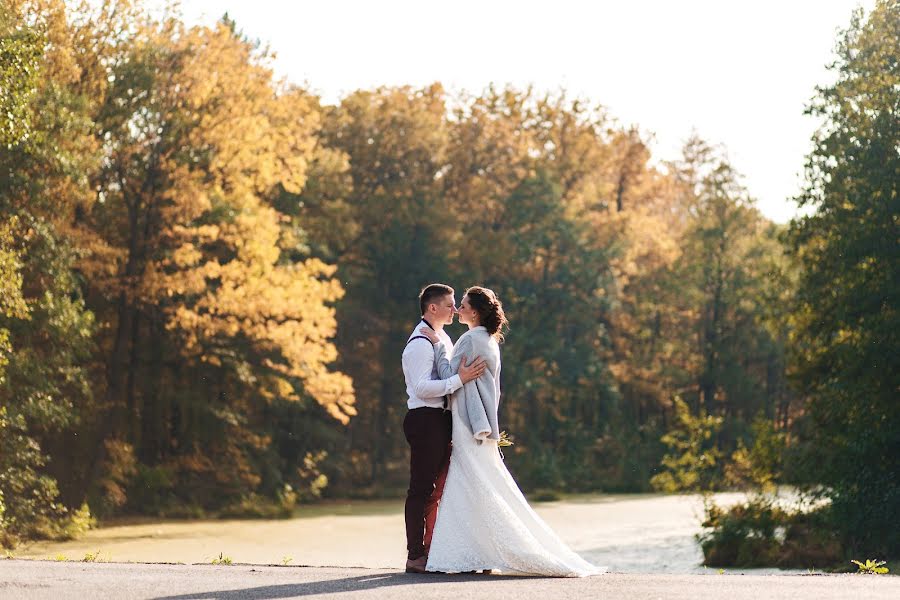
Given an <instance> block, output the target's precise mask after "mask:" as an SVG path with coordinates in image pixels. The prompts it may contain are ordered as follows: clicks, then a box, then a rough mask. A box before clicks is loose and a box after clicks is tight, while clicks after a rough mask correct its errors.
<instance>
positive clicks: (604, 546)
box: [15, 494, 779, 573]
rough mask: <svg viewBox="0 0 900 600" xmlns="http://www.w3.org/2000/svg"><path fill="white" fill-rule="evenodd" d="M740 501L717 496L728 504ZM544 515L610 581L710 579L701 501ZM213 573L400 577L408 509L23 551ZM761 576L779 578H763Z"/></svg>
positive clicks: (192, 525) (603, 505) (640, 498)
mask: <svg viewBox="0 0 900 600" xmlns="http://www.w3.org/2000/svg"><path fill="white" fill-rule="evenodd" d="M742 498H743V496H742V495H741V494H718V495H717V496H716V499H717V501H718V502H720V503H722V504H730V503H733V502H736V501H738V500H740V499H742ZM533 506H534V508H535V510H536V511H537V512H538V514H539V515H540V516H541V517H542V518H543V519H544V520H546V521H547V523H548V524H549V525H550V526H551V527H552V528H553V529H554V530H555V531H556V532H557V533H558V534H559V535H560V537H562V538H563V540H565V541H566V542H567V543H568V544H569V545H570V546H571V547H572V549H573V550H575V551H577V552H578V553H579V554H581V555H582V556H583V557H584V558H586V559H587V560H589V561H591V562H593V563H594V564H598V565H606V566H607V567H608V568H609V569H610V571H614V572H620V573H629V572H641V573H692V572H706V571H708V570H707V569H706V568H705V567H702V566H700V562H701V561H702V559H703V555H702V552H701V551H700V547H699V546H698V544H697V542H696V539H695V537H694V536H695V535H696V534H697V533H698V532H699V531H700V529H701V527H700V522H701V518H702V516H703V504H702V500H701V498H700V497H699V496H693V495H682V496H673V495H656V494H636V495H587V496H574V497H570V498H566V499H564V500H560V501H554V502H540V503H535V504H534V505H533ZM98 550H99V551H100V556H99V559H100V560H108V561H140V562H183V563H209V562H210V561H211V560H212V559H213V558H216V557H218V556H219V554H220V553H221V554H222V555H224V556H226V557H230V558H231V559H232V560H233V561H234V562H242V563H262V564H284V563H287V564H290V565H311V566H342V567H372V568H383V567H388V568H399V567H400V566H402V564H403V561H404V559H405V539H404V526H403V501H402V500H390V501H353V502H332V503H328V504H324V505H316V506H311V507H305V508H301V509H300V511H299V512H298V516H297V517H295V518H292V519H283V520H258V519H254V520H198V521H154V522H137V523H130V524H126V523H120V524H113V525H109V526H105V527H102V528H99V529H95V530H93V531H89V532H88V533H87V534H85V535H84V536H83V537H82V538H80V539H78V540H75V541H71V542H40V543H34V544H30V545H27V546H23V547H20V548H19V549H18V550H17V551H16V553H15V554H16V556H17V557H20V558H48V557H49V558H53V557H57V556H65V557H66V558H67V559H68V560H81V559H82V558H84V556H85V554H87V553H94V552H97V551H98ZM747 572H753V573H765V572H779V571H778V570H777V569H770V570H769V569H766V570H760V569H754V570H752V571H747Z"/></svg>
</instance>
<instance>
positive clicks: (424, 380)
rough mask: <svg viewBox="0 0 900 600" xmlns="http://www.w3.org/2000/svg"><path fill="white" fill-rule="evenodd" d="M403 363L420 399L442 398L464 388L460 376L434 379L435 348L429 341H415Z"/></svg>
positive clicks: (406, 353) (404, 354) (405, 352)
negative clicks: (432, 375)
mask: <svg viewBox="0 0 900 600" xmlns="http://www.w3.org/2000/svg"><path fill="white" fill-rule="evenodd" d="M403 362H404V364H405V366H406V370H407V373H408V374H409V377H410V381H411V383H412V384H413V391H414V392H415V394H416V397H418V398H423V399H424V398H440V397H442V396H447V395H448V394H452V393H453V392H455V391H456V390H458V389H459V388H461V387H462V380H461V379H460V378H459V375H453V376H452V377H450V378H448V379H432V378H431V371H432V367H433V366H434V347H433V346H432V345H431V344H430V343H429V342H428V341H427V340H415V341H413V342H412V343H410V344H409V345H408V346H406V349H405V350H404V351H403Z"/></svg>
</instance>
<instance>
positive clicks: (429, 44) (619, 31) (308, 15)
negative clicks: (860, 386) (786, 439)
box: [181, 0, 875, 223]
mask: <svg viewBox="0 0 900 600" xmlns="http://www.w3.org/2000/svg"><path fill="white" fill-rule="evenodd" d="M874 2H875V0H778V1H773V0H753V1H749V0H716V1H707V0H678V1H672V0H668V1H665V0H617V1H605V0H604V1H600V0H580V1H579V0H547V1H543V2H537V1H533V0H515V1H507V0H480V1H477V0H476V1H473V0H453V1H451V2H448V1H441V0H431V1H429V0H417V1H407V0H380V1H374V0H316V1H306V0H294V1H293V2H287V1H285V0H281V1H276V0H252V1H248V0H182V3H181V6H182V11H183V14H184V18H185V20H186V21H187V22H188V23H190V24H194V23H201V24H209V23H212V22H214V21H215V20H216V19H218V18H219V17H221V15H222V14H223V13H225V12H228V14H229V15H230V16H231V17H232V18H233V19H235V20H236V21H237V25H238V28H239V29H241V30H242V31H243V33H244V34H245V35H247V36H248V37H250V38H252V39H259V40H260V41H262V42H263V44H268V45H269V46H270V48H271V49H272V50H273V51H274V52H275V53H276V60H275V69H276V71H277V73H278V74H279V75H281V76H284V77H286V78H287V79H288V80H289V81H291V82H293V83H297V84H301V85H305V86H306V87H308V88H310V89H311V90H313V91H315V92H317V93H318V94H320V95H321V96H322V97H323V99H324V100H325V101H326V102H337V101H339V100H340V98H341V97H342V96H343V95H345V94H347V93H349V92H352V91H354V90H357V89H361V88H372V87H376V86H379V85H406V84H409V85H413V86H424V85H428V84H430V83H433V82H435V81H439V82H441V83H442V84H443V85H444V87H445V88H447V89H448V90H450V91H451V92H452V91H460V90H466V91H469V92H473V93H478V92H480V91H482V90H483V89H485V88H486V87H487V86H488V84H490V83H494V84H497V85H504V84H507V83H510V84H513V85H515V86H517V87H525V86H527V85H533V86H534V87H535V88H536V89H538V90H544V91H559V90H560V89H561V88H564V89H565V90H566V91H567V94H568V95H569V96H577V97H581V98H584V99H586V100H589V101H590V102H592V103H599V104H602V105H603V106H605V107H606V108H607V110H608V111H609V114H610V115H611V116H612V117H613V118H615V119H616V120H617V121H618V122H619V123H621V124H622V125H632V124H634V125H637V126H638V127H639V128H640V129H641V130H642V131H644V132H645V133H646V134H648V135H650V136H652V144H651V147H652V149H653V155H654V157H655V158H656V159H657V160H668V159H674V158H677V157H678V155H679V153H680V148H681V146H682V144H683V142H684V141H685V140H686V139H687V137H688V136H689V135H690V134H691V132H692V131H696V132H697V133H698V134H699V135H700V136H701V137H702V138H704V139H705V140H707V141H708V142H711V143H713V144H721V145H723V146H724V147H725V148H726V150H727V155H728V158H729V160H730V161H731V163H732V165H733V166H734V167H735V168H736V169H737V170H738V171H739V172H740V173H742V174H743V177H744V179H743V183H744V185H745V186H746V187H747V189H748V190H749V192H750V195H751V196H753V197H754V198H756V200H757V206H758V207H759V209H760V210H761V211H762V212H763V214H765V215H766V216H767V217H769V218H770V219H772V220H774V221H777V222H782V223H783V222H786V221H787V220H789V219H790V218H791V217H792V216H794V215H795V214H797V208H796V206H795V204H794V203H793V202H791V201H790V198H792V197H793V196H794V195H796V194H797V193H798V192H799V190H800V187H801V185H802V181H803V180H802V171H803V165H804V159H805V156H806V154H807V153H808V152H809V150H810V149H811V147H812V144H811V141H810V138H811V136H812V134H813V132H814V131H815V129H816V127H817V126H818V123H817V121H816V120H815V119H814V118H813V117H810V116H805V115H804V114H803V111H804V108H805V107H806V106H807V105H808V103H809V101H810V99H811V98H812V97H813V95H814V93H815V86H816V85H827V84H828V83H829V82H831V81H833V80H834V75H833V73H831V72H829V71H828V70H827V69H826V65H827V64H829V63H830V62H831V61H832V60H833V59H834V54H833V50H834V47H835V43H836V41H837V36H838V31H839V30H840V29H843V28H845V27H847V25H848V24H849V22H850V16H851V14H852V12H853V10H854V9H855V8H856V7H858V6H862V7H863V8H864V9H865V10H866V11H868V10H870V9H871V8H872V6H873V5H874Z"/></svg>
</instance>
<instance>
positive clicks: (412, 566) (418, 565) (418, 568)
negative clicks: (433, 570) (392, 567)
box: [406, 556, 428, 573]
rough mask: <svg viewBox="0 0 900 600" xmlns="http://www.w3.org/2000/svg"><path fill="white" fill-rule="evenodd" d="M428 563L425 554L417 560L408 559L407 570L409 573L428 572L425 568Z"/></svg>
mask: <svg viewBox="0 0 900 600" xmlns="http://www.w3.org/2000/svg"><path fill="white" fill-rule="evenodd" d="M427 564H428V559H427V558H426V557H424V556H420V557H419V558H417V559H415V560H409V559H407V560H406V572H407V573H427V572H428V571H426V570H425V565H427Z"/></svg>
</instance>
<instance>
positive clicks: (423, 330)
mask: <svg viewBox="0 0 900 600" xmlns="http://www.w3.org/2000/svg"><path fill="white" fill-rule="evenodd" d="M419 333H421V334H422V335H424V336H425V337H427V338H428V339H429V340H431V343H432V344H437V343H438V342H440V341H441V338H439V337H438V336H437V334H436V333H435V332H433V331H432V330H431V329H429V328H428V327H423V328H421V329H420V330H419Z"/></svg>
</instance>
